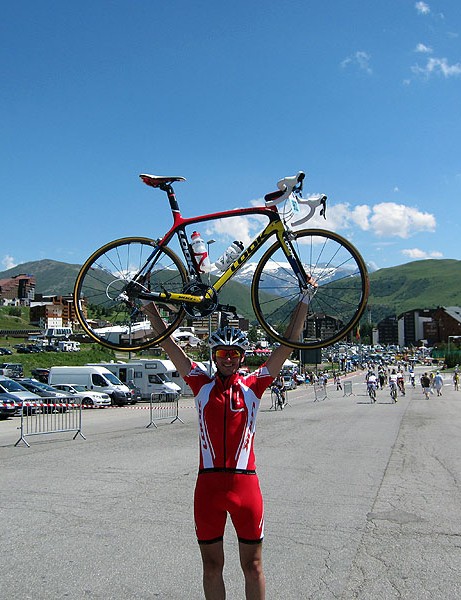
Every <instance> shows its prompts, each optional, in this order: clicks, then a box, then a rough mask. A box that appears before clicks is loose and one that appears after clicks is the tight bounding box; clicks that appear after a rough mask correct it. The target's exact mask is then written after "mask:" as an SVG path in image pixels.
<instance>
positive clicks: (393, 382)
mask: <svg viewBox="0 0 461 600" xmlns="http://www.w3.org/2000/svg"><path fill="white" fill-rule="evenodd" d="M389 389H390V391H391V396H392V399H393V400H394V402H397V373H396V370H395V369H392V372H391V374H390V375H389Z"/></svg>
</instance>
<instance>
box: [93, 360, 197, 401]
mask: <svg viewBox="0 0 461 600" xmlns="http://www.w3.org/2000/svg"><path fill="white" fill-rule="evenodd" d="M98 366H103V367H105V368H106V369H109V371H111V372H112V373H113V374H114V375H115V376H116V377H118V378H119V379H120V381H122V382H124V383H128V382H130V381H132V382H133V383H134V385H135V386H136V387H138V388H139V389H140V390H141V396H142V398H143V400H150V398H151V395H152V394H154V396H160V395H163V394H167V395H171V397H175V396H176V395H177V394H178V393H181V391H182V386H181V385H180V384H179V380H181V382H183V384H184V385H186V383H185V381H184V380H183V379H182V378H181V377H180V376H179V373H178V371H176V367H175V366H174V364H173V363H172V362H171V360H160V359H158V360H157V359H139V360H133V361H130V362H127V363H126V362H110V363H98Z"/></svg>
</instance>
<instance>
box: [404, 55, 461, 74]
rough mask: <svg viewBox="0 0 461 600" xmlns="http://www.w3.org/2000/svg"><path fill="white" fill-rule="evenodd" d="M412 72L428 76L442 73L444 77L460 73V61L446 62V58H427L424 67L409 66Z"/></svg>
mask: <svg viewBox="0 0 461 600" xmlns="http://www.w3.org/2000/svg"><path fill="white" fill-rule="evenodd" d="M411 70H412V71H413V73H416V74H417V75H424V76H426V77H430V76H431V75H437V74H440V75H443V76H444V77H445V78H448V77H456V76H458V75H461V63H456V64H454V65H450V64H448V61H447V59H446V58H429V59H428V60H427V63H426V65H425V66H424V67H420V66H419V65H415V66H413V67H411Z"/></svg>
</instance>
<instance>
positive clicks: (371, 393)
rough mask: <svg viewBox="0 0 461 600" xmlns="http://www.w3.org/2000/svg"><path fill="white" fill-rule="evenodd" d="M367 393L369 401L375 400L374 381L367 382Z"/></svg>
mask: <svg viewBox="0 0 461 600" xmlns="http://www.w3.org/2000/svg"><path fill="white" fill-rule="evenodd" d="M367 391H368V395H369V396H370V401H371V402H372V403H374V402H376V383H375V382H370V383H368V384H367Z"/></svg>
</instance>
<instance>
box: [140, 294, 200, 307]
mask: <svg viewBox="0 0 461 600" xmlns="http://www.w3.org/2000/svg"><path fill="white" fill-rule="evenodd" d="M136 295H137V297H138V298H139V299H140V300H152V301H154V300H155V301H156V302H159V301H160V302H169V303H171V304H201V302H203V299H204V298H203V296H194V295H193V294H183V293H177V292H140V293H139V294H136Z"/></svg>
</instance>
